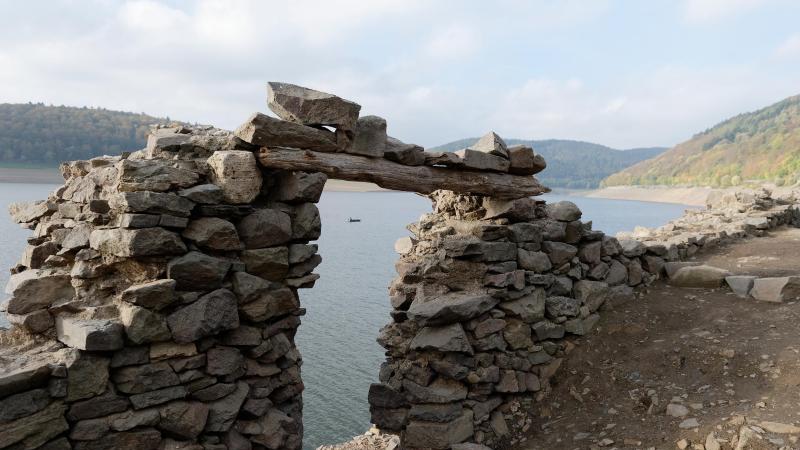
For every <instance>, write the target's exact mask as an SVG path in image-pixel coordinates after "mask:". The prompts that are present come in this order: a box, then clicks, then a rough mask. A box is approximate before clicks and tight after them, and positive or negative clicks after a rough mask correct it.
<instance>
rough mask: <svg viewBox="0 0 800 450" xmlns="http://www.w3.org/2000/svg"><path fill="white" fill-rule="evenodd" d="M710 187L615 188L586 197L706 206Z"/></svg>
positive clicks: (590, 193) (598, 191)
mask: <svg viewBox="0 0 800 450" xmlns="http://www.w3.org/2000/svg"><path fill="white" fill-rule="evenodd" d="M712 190H714V189H712V188H710V187H670V186H647V187H645V186H613V187H607V188H601V189H595V190H593V191H589V192H586V193H585V194H584V196H585V197H589V198H605V199H609V200H635V201H639V202H651V203H675V204H681V205H690V206H705V205H706V198H707V197H708V194H709V193H710V192H711V191H712Z"/></svg>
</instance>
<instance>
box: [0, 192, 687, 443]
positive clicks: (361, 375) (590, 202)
mask: <svg viewBox="0 0 800 450" xmlns="http://www.w3.org/2000/svg"><path fill="white" fill-rule="evenodd" d="M54 188H55V186H51V185H36V184H0V206H2V208H3V210H2V211H0V233H1V234H0V235H1V236H2V238H0V267H2V269H0V270H2V271H1V272H0V283H2V285H3V286H5V283H6V281H7V279H8V271H7V268H9V267H11V266H13V265H14V264H15V263H16V261H17V260H18V259H19V256H20V254H21V252H22V250H23V249H24V247H25V238H26V237H27V236H28V234H29V233H30V232H29V231H28V230H24V229H21V228H19V226H18V225H16V224H14V223H12V222H11V220H10V219H9V217H8V215H7V214H6V213H5V211H6V209H7V206H8V204H9V203H11V202H15V201H22V200H34V199H43V198H45V197H46V196H47V194H48V193H49V192H50V191H51V190H53V189H54ZM544 198H545V199H547V200H548V201H551V202H552V201H558V200H570V201H573V202H575V203H576V204H578V206H580V208H581V209H582V210H583V218H584V220H590V219H591V220H593V223H594V228H595V229H598V230H603V231H605V232H606V233H609V234H615V233H617V232H618V231H623V230H632V229H633V227H634V226H636V225H642V226H647V227H653V226H658V225H661V224H664V223H666V222H667V221H669V220H670V219H673V218H676V217H678V216H680V215H681V214H682V213H683V210H684V209H685V208H686V207H684V206H681V205H670V204H660V203H643V202H632V201H621V200H605V199H595V198H585V197H573V196H569V195H557V194H550V195H546V196H545V197H544ZM319 208H320V213H321V215H322V224H323V225H322V230H323V232H322V238H321V239H320V240H319V242H318V243H319V247H320V254H321V255H322V257H323V262H322V264H321V265H320V266H319V267H318V268H317V272H318V273H319V274H320V275H321V276H322V277H321V279H320V280H319V281H318V282H317V285H316V287H315V288H314V289H307V290H303V291H301V301H302V304H303V306H304V307H305V308H306V309H307V310H308V313H307V315H306V316H305V317H304V318H303V325H302V326H301V327H300V331H299V333H298V336H297V345H298V346H299V347H300V351H301V352H302V354H303V359H304V363H303V380H304V382H305V385H306V391H305V394H304V402H305V408H304V411H305V412H304V416H305V418H304V422H305V447H306V448H307V449H313V448H316V447H317V446H318V445H321V444H330V443H336V442H341V441H344V440H347V439H349V438H350V437H352V436H355V435H358V434H361V433H363V432H364V431H366V430H367V428H368V427H369V410H368V405H367V388H368V386H369V384H370V383H371V382H373V381H375V380H376V379H377V375H378V368H379V366H380V364H381V362H382V361H383V359H384V357H383V349H382V348H381V347H380V346H379V345H378V344H377V343H376V342H375V338H376V337H377V335H378V331H379V330H380V328H381V327H382V326H383V325H384V324H386V323H387V322H388V321H389V300H388V295H387V291H386V288H387V286H388V285H389V282H390V281H391V280H392V278H393V277H394V263H395V261H396V260H397V255H396V254H395V253H394V251H393V246H394V241H395V240H396V239H397V238H399V237H401V236H405V235H408V232H407V231H406V230H405V225H407V224H409V223H411V222H413V221H415V220H416V219H417V218H419V216H420V215H421V214H423V213H426V212H429V211H430V202H429V201H428V200H427V199H425V198H424V197H420V196H417V195H414V194H408V193H386V192H376V193H350V192H325V193H324V194H323V196H322V201H321V202H320V204H319ZM348 217H358V218H360V219H361V220H362V221H361V222H360V223H348V222H347V221H346V220H347V218H348ZM3 323H4V320H3V318H2V317H0V325H3Z"/></svg>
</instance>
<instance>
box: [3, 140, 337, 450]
mask: <svg viewBox="0 0 800 450" xmlns="http://www.w3.org/2000/svg"><path fill="white" fill-rule="evenodd" d="M62 172H63V174H64V176H65V178H66V179H67V181H66V183H65V185H64V186H62V187H61V188H59V189H58V190H56V191H55V192H54V193H53V194H52V195H51V196H50V197H49V198H48V199H47V200H46V201H43V202H38V203H34V204H29V205H15V206H13V207H12V214H13V216H14V218H15V219H16V220H17V221H18V222H20V223H22V224H23V225H24V226H26V227H28V228H30V229H32V230H34V231H33V236H32V237H31V238H30V239H29V245H28V247H27V249H26V250H25V253H24V255H23V258H22V261H21V262H20V263H19V265H18V266H17V267H15V268H14V270H13V272H14V274H13V275H12V276H11V281H10V282H9V285H8V287H7V292H8V293H9V294H10V296H11V298H10V299H9V301H8V303H7V304H6V309H7V312H8V318H9V321H10V322H11V323H12V324H15V325H16V328H15V329H14V330H11V331H9V332H6V333H4V334H3V336H2V337H0V340H4V341H6V342H4V346H3V350H2V351H0V448H14V449H29V448H48V449H69V448H74V449H87V450H88V449H111V448H118V449H119V448H136V449H155V448H170V449H178V448H186V449H207V450H208V449H229V450H233V449H264V448H268V449H278V448H281V449H299V448H301V446H302V431H303V429H302V397H301V392H302V391H303V383H302V381H301V378H300V366H301V363H302V360H301V357H300V354H299V352H298V350H297V348H296V347H295V343H294V336H295V333H296V330H297V327H298V326H299V324H300V316H302V315H303V313H304V310H303V309H302V308H301V307H300V304H299V299H298V293H297V290H298V289H300V288H307V287H311V286H313V285H314V282H315V280H316V279H317V278H318V275H316V274H313V273H312V271H313V270H314V268H315V267H316V266H317V265H318V264H319V263H320V261H321V258H320V256H319V255H318V254H317V246H316V245H311V244H309V241H312V240H315V239H317V238H318V237H319V234H320V230H321V225H320V217H319V212H318V210H317V208H316V206H315V204H314V203H316V202H317V201H318V200H319V197H320V194H321V192H322V188H323V185H324V184H325V181H326V176H325V175H323V174H311V173H301V172H285V171H272V170H266V169H262V168H260V167H259V166H258V165H257V162H256V159H255V156H254V154H253V147H251V146H250V145H248V144H245V143H243V142H241V141H239V140H238V139H236V138H235V137H233V136H232V135H231V133H229V132H224V131H222V130H216V129H213V128H195V129H192V128H185V127H175V128H162V129H156V130H154V133H153V135H152V136H151V137H150V140H149V142H148V146H147V148H146V149H144V150H140V151H138V152H134V153H132V154H126V155H123V156H121V157H101V158H96V159H92V160H90V161H77V162H72V163H69V164H64V165H63V166H62ZM37 355H38V356H37ZM40 446H42V447H40Z"/></svg>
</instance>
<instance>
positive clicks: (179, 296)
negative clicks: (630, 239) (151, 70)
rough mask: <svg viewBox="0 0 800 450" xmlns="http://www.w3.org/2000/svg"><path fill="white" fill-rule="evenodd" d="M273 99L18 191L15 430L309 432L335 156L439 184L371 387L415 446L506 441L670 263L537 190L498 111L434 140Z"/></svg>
mask: <svg viewBox="0 0 800 450" xmlns="http://www.w3.org/2000/svg"><path fill="white" fill-rule="evenodd" d="M269 104H270V107H271V108H272V109H273V111H275V112H276V114H278V115H279V116H280V117H281V119H283V120H280V119H274V118H270V117H268V116H265V115H262V114H256V115H254V116H252V117H251V118H250V119H249V120H248V121H247V122H246V123H245V124H244V125H243V126H242V127H240V128H239V129H238V130H237V131H236V132H235V133H234V134H231V133H229V132H224V131H222V130H217V129H214V128H210V127H208V128H202V127H200V128H185V127H175V128H162V129H157V130H154V133H153V135H152V136H151V137H150V139H149V141H148V145H147V148H145V149H143V150H140V151H137V152H134V153H131V154H129V155H124V156H122V157H101V158H96V159H93V160H91V161H77V162H73V163H68V164H64V165H63V166H62V173H63V174H64V177H65V179H66V183H65V185H64V186H63V187H61V188H59V189H58V190H57V191H56V192H54V193H53V194H52V195H51V197H50V198H49V199H48V200H46V201H43V202H40V203H36V204H29V205H19V206H18V207H16V208H14V210H13V211H12V212H13V215H14V217H15V219H16V220H17V221H18V222H20V223H23V224H26V225H27V226H28V227H29V228H31V229H33V230H34V234H33V237H32V238H31V239H30V240H29V244H30V245H29V247H28V248H27V250H26V252H25V255H24V257H23V261H22V263H21V264H20V266H18V267H17V268H15V274H14V275H13V276H12V279H11V282H10V284H9V293H10V294H11V299H10V300H9V302H8V304H7V310H8V314H9V319H10V320H11V321H12V322H13V323H14V324H15V326H16V328H15V329H14V330H12V331H10V332H6V333H4V334H3V336H2V339H3V340H4V342H5V343H6V345H5V346H4V347H3V349H2V350H0V358H2V360H0V400H1V401H2V404H3V408H2V409H0V419H2V420H0V448H7V447H10V448H38V447H39V446H42V445H45V447H44V448H51V449H61V448H65V449H66V448H75V449H101V448H161V447H164V448H193V449H194V448H197V449H199V448H205V449H209V448H210V449H220V450H222V449H229V450H233V449H236V450H238V449H251V448H255V449H260V448H268V449H299V448H300V447H301V446H302V435H303V422H302V391H303V388H304V385H303V381H302V379H301V371H300V366H301V362H302V359H301V356H300V354H299V352H298V351H297V348H296V346H295V344H294V336H295V333H296V331H297V328H298V326H299V325H300V317H301V316H302V315H303V313H304V310H303V308H302V307H301V306H300V301H299V295H298V293H297V292H298V290H299V289H303V288H309V287H312V286H313V285H314V282H315V281H316V279H317V275H315V274H314V273H313V270H314V268H315V267H316V266H317V265H318V264H319V263H320V260H321V258H320V256H319V255H318V254H317V248H316V247H315V246H314V245H313V244H311V242H312V241H314V240H315V239H317V238H318V237H319V235H320V230H321V223H320V217H319V213H318V210H317V208H316V206H315V205H314V204H315V203H316V202H317V201H318V200H319V197H320V194H321V192H322V187H323V186H324V184H325V181H326V179H327V178H338V179H345V180H355V181H371V182H374V183H376V184H378V185H380V186H384V187H387V188H390V189H397V190H407V191H413V192H419V193H423V194H426V195H429V196H430V198H431V200H432V202H433V206H434V207H433V212H432V213H431V214H428V215H426V216H424V217H423V218H422V219H421V220H420V221H419V222H418V223H416V224H413V225H412V226H411V230H412V232H413V234H414V237H413V238H405V239H403V240H401V241H400V242H398V245H397V249H398V251H399V252H400V253H401V254H402V255H403V256H402V257H401V260H400V262H399V263H398V265H397V269H398V274H399V275H398V278H397V280H395V282H394V283H393V284H392V287H391V289H390V300H391V303H392V307H393V312H392V322H391V323H390V324H389V325H387V327H386V328H384V330H383V331H382V333H381V337H380V341H381V343H382V345H384V347H386V348H387V360H386V364H384V366H383V367H382V368H381V369H380V374H379V379H380V383H376V384H374V385H373V386H372V387H371V388H370V392H369V402H370V405H371V412H372V417H373V421H374V422H375V423H376V425H378V426H379V427H380V428H382V429H384V430H388V431H392V432H397V433H399V434H400V435H401V436H402V439H403V445H404V446H405V447H406V448H449V447H451V446H454V445H457V444H459V443H463V442H484V443H487V444H488V445H490V446H492V447H495V448H496V447H499V446H502V445H504V443H506V442H508V440H509V439H510V438H511V437H513V436H514V435H516V434H518V433H520V432H522V431H523V430H524V428H525V422H524V420H523V421H521V422H520V421H516V420H514V418H515V415H517V414H518V412H519V411H520V408H529V407H530V405H531V403H532V402H533V401H534V399H535V396H536V393H537V392H538V391H540V390H541V389H542V388H543V386H546V385H547V381H548V379H549V378H550V377H551V376H552V375H553V374H554V372H555V370H556V369H557V368H558V367H559V365H560V361H561V357H562V356H563V355H564V352H565V350H566V347H567V344H566V342H565V341H564V340H563V339H562V338H563V337H564V336H565V335H566V334H573V335H581V334H584V333H586V332H587V330H588V329H590V328H591V327H592V326H593V324H594V323H596V321H597V318H598V314H597V310H598V308H599V307H600V306H601V305H602V304H603V303H604V302H605V301H606V299H607V298H609V296H610V295H629V294H630V291H631V286H635V285H638V284H640V283H643V282H647V281H648V280H650V279H651V278H652V275H649V274H648V272H647V271H644V272H643V270H642V264H641V263H640V262H639V261H640V257H643V255H644V253H645V251H646V250H645V249H644V247H641V248H639V247H635V246H634V247H635V248H628V247H623V246H621V245H620V244H619V243H618V242H617V241H616V239H614V238H609V237H607V236H604V235H603V233H601V232H598V231H593V230H591V227H590V225H588V224H585V223H582V222H581V221H580V216H581V213H580V211H579V210H578V209H577V208H576V207H575V205H572V204H570V203H562V204H556V205H549V206H548V205H545V204H544V202H541V201H536V200H533V199H531V198H530V197H531V196H533V195H538V194H541V193H543V192H546V191H547V189H546V188H544V187H542V186H541V185H540V184H539V183H538V182H537V181H536V179H535V178H534V177H532V176H531V175H533V174H534V173H536V172H538V171H540V170H542V169H544V166H545V164H544V161H543V159H542V158H541V157H539V156H537V155H536V154H535V153H534V152H533V150H532V149H530V148H528V147H522V146H517V147H512V148H508V147H506V146H505V144H504V143H503V142H502V139H500V138H499V137H498V136H497V135H495V134H494V133H490V134H488V135H486V136H485V137H484V138H482V139H481V140H480V141H479V142H478V143H477V144H476V145H474V146H473V147H472V148H470V149H465V150H463V151H460V152H456V153H453V154H450V153H429V152H424V151H423V149H422V148H421V147H418V146H415V145H412V144H404V143H402V142H400V141H398V140H396V139H393V138H391V137H388V136H387V135H386V122H385V121H384V120H383V119H380V118H378V117H375V116H366V117H361V118H359V117H358V115H359V110H360V107H359V106H358V105H356V104H355V103H353V102H349V101H346V100H343V99H340V98H338V97H336V96H333V95H330V94H324V93H320V92H317V91H310V90H307V89H304V88H300V87H297V86H293V85H286V84H281V83H271V84H270V89H269ZM326 127H334V128H335V131H331V130H329V129H328V128H326ZM637 268H638V269H637ZM643 274H644V275H643ZM376 369H377V368H376Z"/></svg>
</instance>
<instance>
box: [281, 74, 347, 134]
mask: <svg viewBox="0 0 800 450" xmlns="http://www.w3.org/2000/svg"><path fill="white" fill-rule="evenodd" d="M267 105H268V106H269V109H271V110H272V112H274V113H275V114H277V115H278V117H280V118H281V119H283V120H288V121H289V122H295V123H300V124H303V125H312V126H320V125H327V126H332V127H336V128H341V129H343V130H350V131H352V130H355V127H356V121H357V120H358V113H359V112H360V111H361V106H360V105H359V104H357V103H354V102H351V101H348V100H345V99H343V98H340V97H337V96H335V95H333V94H327V93H325V92H320V91H315V90H313V89H309V88H305V87H302V86H297V85H295V84H289V83H278V82H274V81H271V82H269V83H267Z"/></svg>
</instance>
